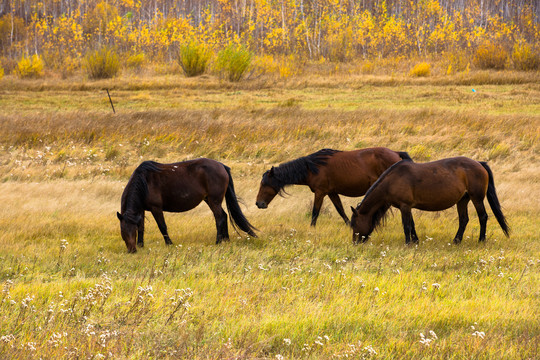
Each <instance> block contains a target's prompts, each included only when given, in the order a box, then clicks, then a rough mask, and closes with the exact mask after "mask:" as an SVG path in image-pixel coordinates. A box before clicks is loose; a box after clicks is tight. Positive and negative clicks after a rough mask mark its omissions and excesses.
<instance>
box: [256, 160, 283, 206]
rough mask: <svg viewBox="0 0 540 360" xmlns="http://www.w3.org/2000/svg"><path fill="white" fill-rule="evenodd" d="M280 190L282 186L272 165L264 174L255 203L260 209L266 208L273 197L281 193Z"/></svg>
mask: <svg viewBox="0 0 540 360" xmlns="http://www.w3.org/2000/svg"><path fill="white" fill-rule="evenodd" d="M280 190H281V186H280V184H279V181H278V180H277V179H276V177H275V175H274V167H273V166H272V168H271V169H270V170H267V171H266V172H265V173H264V174H263V176H262V180H261V186H260V187H259V193H258V194H257V200H256V202H255V205H257V207H258V208H259V209H266V208H267V207H268V204H270V202H271V201H272V199H274V197H276V195H277V194H279V192H280Z"/></svg>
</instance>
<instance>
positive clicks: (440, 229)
mask: <svg viewBox="0 0 540 360" xmlns="http://www.w3.org/2000/svg"><path fill="white" fill-rule="evenodd" d="M369 79H371V78H366V79H364V80H365V81H366V82H368V80H369ZM117 81H118V83H119V84H120V85H121V84H129V83H130V81H131V80H129V79H123V78H120V79H118V80H117ZM144 81H145V82H146V83H147V84H148V86H147V88H144V89H140V90H136V89H129V88H128V86H124V87H123V86H119V88H118V90H113V91H112V94H113V99H114V100H115V105H116V108H117V111H118V114H117V115H112V114H111V113H110V109H109V104H108V103H107V101H108V99H106V98H105V96H106V95H104V94H103V92H101V91H100V90H99V89H98V90H96V88H94V86H95V87H98V86H101V84H102V83H101V82H96V83H89V84H88V85H87V86H88V87H89V89H86V90H84V89H83V90H77V91H75V93H73V92H70V91H68V90H67V89H64V88H62V87H63V86H64V85H62V83H61V82H58V83H57V82H52V83H50V84H46V83H43V82H41V80H35V81H34V82H27V83H24V84H23V83H22V82H16V83H13V82H12V83H9V82H8V83H7V86H6V87H3V88H2V90H1V93H2V96H0V106H2V109H3V110H2V113H1V114H0V120H1V121H0V134H1V135H0V163H1V164H2V166H1V167H0V179H1V180H2V181H1V182H0V202H1V203H2V204H3V206H2V208H0V228H1V229H2V230H1V234H2V235H1V236H0V283H1V284H2V286H3V290H2V292H1V293H0V338H1V340H0V354H3V357H7V358H21V359H26V358H62V357H63V358H68V359H69V358H93V359H99V358H107V357H109V358H120V359H139V358H171V359H172V358H175V359H177V358H186V359H208V358H244V359H252V358H263V359H276V358H279V356H278V355H281V356H283V357H284V358H286V359H291V358H300V359H328V358H380V359H400V358H402V359H408V358H446V359H470V358H475V359H493V358H505V359H515V358H531V359H532V358H538V357H539V353H538V348H539V346H538V345H539V342H540V336H539V334H540V319H539V317H538V315H537V313H538V310H537V309H538V308H539V307H540V301H539V297H538V284H539V281H540V271H539V269H540V242H539V241H538V240H539V238H538V229H539V228H540V204H539V202H538V200H537V199H538V198H540V185H539V184H540V167H539V165H538V164H539V161H538V160H539V157H540V144H539V139H540V133H539V129H540V126H539V124H540V114H539V109H540V108H539V105H538V102H537V101H536V98H537V97H538V96H537V95H538V91H539V88H538V86H537V85H535V84H524V85H519V86H518V85H508V84H507V85H504V84H503V85H495V84H486V85H480V86H479V85H478V84H472V85H471V86H464V85H459V84H458V85H456V84H450V85H444V84H440V83H438V81H440V80H438V79H436V78H434V79H432V78H430V79H429V80H428V81H425V83H422V85H421V86H419V85H420V84H416V85H415V84H412V83H409V82H407V83H405V84H400V83H397V84H394V85H392V84H390V83H386V82H384V81H383V80H381V79H379V80H373V79H372V80H369V81H371V82H376V81H379V82H381V83H379V84H378V85H376V86H375V85H366V86H359V87H351V86H349V85H350V83H348V82H347V81H348V80H345V79H343V80H342V82H339V81H338V80H336V79H334V82H331V83H329V85H328V86H327V87H326V88H322V87H321V86H318V85H317V84H318V80H317V79H311V80H310V82H309V83H308V84H307V85H306V86H304V87H299V86H297V85H298V84H296V83H289V84H288V85H286V86H285V87H280V86H275V87H274V86H267V87H265V88H249V86H246V85H244V87H242V85H238V86H232V87H231V86H230V85H229V84H222V85H220V84H219V83H216V84H214V85H212V86H215V88H211V87H210V86H209V85H208V84H207V81H208V80H207V79H202V78H201V79H198V80H185V81H186V82H185V84H188V85H189V86H185V87H179V88H178V89H176V88H173V87H172V86H171V87H166V88H160V86H161V85H162V84H161V83H160V82H159V81H158V80H156V81H155V82H152V79H145V80H144ZM175 81H176V80H175ZM179 81H180V80H179ZM183 81H184V80H181V81H180V82H183ZM404 81H405V80H404ZM485 81H486V80H485ZM173 82H174V81H173ZM382 82H384V84H383V83H382ZM40 84H41V85H40ZM197 84H199V90H196V88H197V86H196V85H197ZM23 85H24V86H23ZM71 86H74V87H77V86H78V85H77V84H74V85H71ZM220 86H222V87H220ZM470 88H474V89H475V90H477V92H476V93H472V92H471V91H470ZM38 90H39V91H38ZM291 99H292V100H291ZM497 104H499V105H497ZM376 145H382V146H389V147H391V148H393V149H395V150H406V151H409V153H411V154H413V155H414V156H415V158H417V159H420V160H428V159H431V160H435V159H440V158H443V157H448V156H454V155H466V156H470V157H472V158H475V159H478V160H489V163H490V166H491V168H492V169H493V172H494V175H495V184H496V187H497V191H498V195H499V199H500V201H501V203H502V206H503V210H504V212H505V214H506V215H507V217H508V218H509V223H510V226H511V228H512V233H511V237H510V238H505V237H504V235H503V233H502V231H501V230H500V228H499V227H498V225H497V223H496V221H495V219H494V217H493V215H492V214H491V212H490V211H489V210H488V213H489V214H490V218H489V221H488V231H487V238H488V239H487V242H486V243H484V244H479V243H478V242H477V237H478V233H479V224H478V218H477V216H476V213H475V212H474V209H473V207H472V206H470V208H469V216H470V222H469V225H468V227H467V231H466V232H465V238H464V240H463V242H462V244H461V245H459V246H455V245H453V244H451V240H452V238H453V236H454V234H455V232H456V231H457V225H458V223H457V214H456V211H455V208H454V209H450V210H447V211H444V212H440V213H426V212H419V211H415V212H414V216H415V222H416V226H417V231H418V234H419V236H420V238H421V241H420V244H419V245H418V246H406V245H405V244H404V236H403V232H402V227H401V221H400V216H399V212H398V211H393V216H391V217H390V218H389V219H388V221H387V223H386V225H385V226H384V227H382V228H381V229H380V230H378V231H376V232H375V233H374V234H373V236H372V238H371V239H370V241H368V242H367V243H366V244H363V245H359V246H353V245H352V233H351V230H350V229H349V228H348V227H346V226H345V225H344V224H343V222H342V220H341V219H340V218H339V216H338V215H337V213H336V212H335V210H334V209H333V207H332V206H331V204H330V202H329V201H328V200H326V202H325V205H324V207H323V210H322V212H321V215H320V217H319V221H318V225H317V227H316V228H311V227H310V226H309V221H310V211H311V206H312V200H313V195H312V194H311V192H310V191H309V189H307V188H303V187H291V188H289V189H288V192H289V193H290V196H288V197H286V198H281V197H277V198H276V199H274V201H273V202H272V203H271V204H270V206H269V208H268V209H266V210H259V209H257V208H256V207H255V205H254V203H255V197H256V193H257V190H258V185H259V181H260V177H261V175H262V173H263V172H264V171H265V170H267V169H268V168H269V167H270V166H271V165H275V164H278V163H279V162H282V161H286V160H290V159H294V158H296V157H299V156H303V155H306V154H308V153H310V152H312V151H315V150H317V149H319V148H323V147H333V148H338V149H344V150H347V149H354V148H358V147H366V146H376ZM197 156H207V157H212V158H216V159H218V160H220V161H223V162H224V163H226V164H227V165H229V166H230V167H231V168H232V174H233V177H234V180H235V187H236V190H237V192H238V194H239V195H240V196H241V197H242V198H243V199H244V201H245V204H246V205H245V206H244V207H243V209H244V211H245V214H246V216H247V217H248V219H250V221H251V222H252V223H253V224H254V225H255V226H256V227H258V228H259V229H260V233H259V235H260V236H259V237H258V238H256V239H250V238H246V237H241V236H238V235H236V234H235V233H234V231H233V230H232V229H230V231H231V237H232V238H231V241H230V242H229V243H225V244H222V245H220V246H216V245H214V241H215V231H216V230H215V225H214V220H213V218H212V215H211V212H210V210H209V209H208V208H207V207H206V205H204V204H203V205H201V206H199V207H197V208H196V209H194V210H193V211H191V212H188V213H183V214H166V220H167V224H168V227H169V233H170V235H171V238H172V240H173V242H174V244H175V245H174V246H172V247H167V246H166V245H165V243H164V241H163V238H162V237H161V235H160V233H159V231H158V229H157V226H156V224H155V222H154V220H153V219H152V217H151V216H150V215H149V214H148V216H147V219H146V237H145V241H146V246H145V248H144V249H140V250H139V252H138V253H137V254H135V255H128V254H127V253H126V247H125V245H124V243H123V241H122V240H121V237H120V234H119V226H118V220H117V219H116V216H115V212H116V211H118V210H119V207H120V196H121V193H122V190H123V187H124V185H125V184H126V183H127V180H128V178H129V176H130V174H131V172H132V171H133V169H134V168H135V166H136V165H137V164H138V163H139V162H140V161H142V160H143V159H155V160H159V161H164V162H166V161H177V160H183V159H188V158H193V157H197ZM359 200H360V199H344V205H345V207H346V209H349V206H351V205H355V204H356V203H357V202H358V201H359ZM486 203H487V202H486ZM233 234H234V235H233ZM63 240H65V241H63ZM150 287H151V288H150ZM181 289H183V290H181ZM25 299H27V300H25ZM30 299H31V300H30ZM188 304H189V305H188ZM473 327H474V328H473ZM430 331H433V332H434V333H435V334H436V338H435V337H434V336H433V335H432V334H430ZM421 333H422V334H424V337H425V338H428V339H430V340H431V342H429V340H428V342H429V345H427V342H426V341H424V343H422V342H421V339H422V338H421V335H420V334H421Z"/></svg>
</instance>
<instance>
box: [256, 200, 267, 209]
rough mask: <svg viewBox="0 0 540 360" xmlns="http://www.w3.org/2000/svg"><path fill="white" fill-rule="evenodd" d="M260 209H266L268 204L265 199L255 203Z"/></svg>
mask: <svg viewBox="0 0 540 360" xmlns="http://www.w3.org/2000/svg"><path fill="white" fill-rule="evenodd" d="M255 205H257V207H258V208H259V209H266V208H267V207H268V204H267V203H266V202H264V201H257V202H256V203H255Z"/></svg>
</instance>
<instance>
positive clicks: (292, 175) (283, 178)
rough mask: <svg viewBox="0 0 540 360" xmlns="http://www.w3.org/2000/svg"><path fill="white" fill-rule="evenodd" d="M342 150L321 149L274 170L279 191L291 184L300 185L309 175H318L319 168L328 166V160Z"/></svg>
mask: <svg viewBox="0 0 540 360" xmlns="http://www.w3.org/2000/svg"><path fill="white" fill-rule="evenodd" d="M338 152H341V151H340V150H333V149H321V150H319V151H317V152H315V153H313V154H310V155H307V156H303V157H300V158H298V159H295V160H291V161H289V162H286V163H284V164H281V165H279V166H278V167H276V168H274V175H273V177H274V179H275V180H276V181H277V185H278V186H279V189H283V187H284V186H286V185H289V184H298V183H300V182H302V181H304V180H305V179H306V178H307V176H308V174H309V173H310V172H311V173H312V174H315V175H317V174H318V173H319V167H321V166H324V165H326V163H327V161H328V158H329V157H331V156H333V155H334V154H335V153H338Z"/></svg>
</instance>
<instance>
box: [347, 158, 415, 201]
mask: <svg viewBox="0 0 540 360" xmlns="http://www.w3.org/2000/svg"><path fill="white" fill-rule="evenodd" d="M405 161H412V160H411V159H403V160H401V161H398V162H397V163H394V164H392V165H391V166H390V167H389V168H388V169H386V170H385V171H384V172H383V173H382V174H381V176H379V178H378V179H377V181H375V182H374V183H373V184H372V185H371V186H370V187H369V189H368V191H367V192H366V195H365V196H364V199H363V200H362V202H361V203H360V204H358V207H360V205H362V203H363V202H364V200H366V199H367V197H368V195H369V194H371V193H372V192H373V190H374V189H376V188H377V187H378V186H379V185H380V183H381V182H382V181H383V180H384V178H385V177H386V175H388V173H389V172H390V171H392V169H394V168H395V167H396V166H398V165H400V164H401V163H403V162H405ZM358 207H357V208H358Z"/></svg>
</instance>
